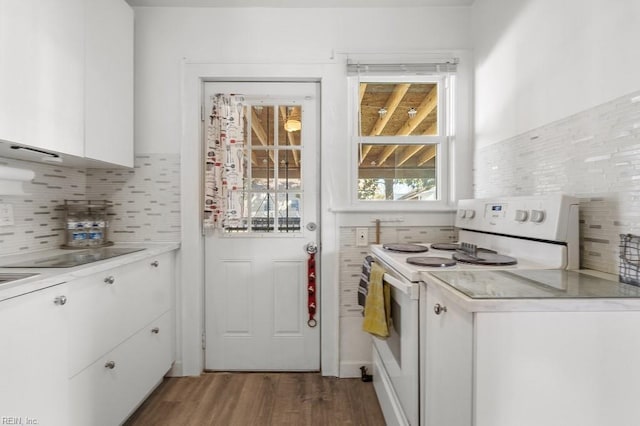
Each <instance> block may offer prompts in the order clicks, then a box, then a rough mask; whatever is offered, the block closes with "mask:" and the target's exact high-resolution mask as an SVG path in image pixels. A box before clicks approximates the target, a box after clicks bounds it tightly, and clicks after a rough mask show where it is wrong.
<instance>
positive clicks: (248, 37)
mask: <svg viewBox="0 0 640 426" xmlns="http://www.w3.org/2000/svg"><path fill="white" fill-rule="evenodd" d="M135 25H136V51H135V55H136V56H135V57H136V62H135V67H136V82H135V83H136V109H135V114H136V152H171V153H178V152H179V150H180V149H179V141H180V129H181V125H180V108H181V102H180V84H181V72H182V71H181V64H182V60H183V58H185V59H187V60H189V61H191V62H193V61H203V62H210V63H230V64H239V63H252V64H260V63H270V64H277V63H283V64H297V63H310V62H315V63H318V62H321V63H327V62H330V58H331V57H332V55H333V52H334V51H341V52H348V51H362V50H366V51H368V52H371V51H380V52H398V51H404V50H406V51H415V50H425V49H452V48H465V47H469V31H470V23H469V10H468V8H466V7H454V8H447V7H433V8H398V9H393V8H385V9H365V8H361V9H327V8H323V9H282V8H273V9H269V8H229V9H227V8H154V7H150V8H145V7H142V8H136V9H135ZM345 99H346V94H345ZM345 136H346V135H345Z"/></svg>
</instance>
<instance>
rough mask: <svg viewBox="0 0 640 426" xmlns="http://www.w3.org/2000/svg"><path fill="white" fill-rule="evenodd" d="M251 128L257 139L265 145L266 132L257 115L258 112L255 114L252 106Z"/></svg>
mask: <svg viewBox="0 0 640 426" xmlns="http://www.w3.org/2000/svg"><path fill="white" fill-rule="evenodd" d="M251 130H253V133H255V134H256V136H257V137H258V141H259V142H260V143H261V144H262V145H264V146H267V144H268V143H267V142H268V141H267V132H266V131H265V130H264V127H263V126H262V121H261V120H260V118H259V117H258V114H256V111H255V109H254V108H253V107H252V108H251Z"/></svg>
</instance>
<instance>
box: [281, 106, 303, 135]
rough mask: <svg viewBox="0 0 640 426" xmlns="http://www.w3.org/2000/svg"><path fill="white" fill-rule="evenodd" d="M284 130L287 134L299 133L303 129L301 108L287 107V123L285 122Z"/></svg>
mask: <svg viewBox="0 0 640 426" xmlns="http://www.w3.org/2000/svg"><path fill="white" fill-rule="evenodd" d="M284 129H285V130H286V131H287V132H297V131H299V130H300V129H302V122H301V121H300V108H299V107H287V121H285V122H284Z"/></svg>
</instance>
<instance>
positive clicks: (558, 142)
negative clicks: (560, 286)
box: [474, 92, 640, 274]
mask: <svg viewBox="0 0 640 426" xmlns="http://www.w3.org/2000/svg"><path fill="white" fill-rule="evenodd" d="M639 98H640V92H634V93H631V94H629V95H627V96H623V97H620V98H618V99H615V100H613V101H611V102H608V103H606V104H603V105H600V106H597V107H595V108H592V109H590V110H587V111H583V112H581V113H578V114H575V115H572V116H570V117H567V118H565V119H563V120H559V121H556V122H553V123H550V124H548V125H546V126H543V127H540V128H538V129H534V130H531V131H529V132H527V133H524V134H522V135H518V136H516V137H513V138H510V139H507V140H505V141H502V142H499V143H496V144H494V145H490V146H487V147H484V148H482V149H479V150H478V151H477V152H476V157H475V165H474V196H475V197H477V198H484V197H494V196H514V195H536V194H544V193H549V192H559V191H560V192H565V193H567V194H570V195H574V196H576V197H578V198H579V199H580V245H581V266H582V267H583V268H590V269H596V270H599V271H603V272H608V273H614V274H616V273H617V271H618V244H619V241H620V236H619V234H623V233H633V234H638V233H640V102H637V99H639Z"/></svg>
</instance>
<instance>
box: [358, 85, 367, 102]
mask: <svg viewBox="0 0 640 426" xmlns="http://www.w3.org/2000/svg"><path fill="white" fill-rule="evenodd" d="M366 91H367V83H360V93H359V94H360V102H359V104H360V105H362V98H364V94H365V92H366Z"/></svg>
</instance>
